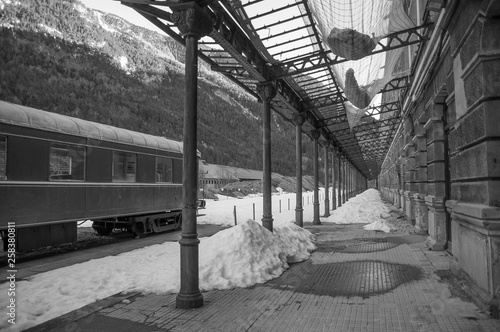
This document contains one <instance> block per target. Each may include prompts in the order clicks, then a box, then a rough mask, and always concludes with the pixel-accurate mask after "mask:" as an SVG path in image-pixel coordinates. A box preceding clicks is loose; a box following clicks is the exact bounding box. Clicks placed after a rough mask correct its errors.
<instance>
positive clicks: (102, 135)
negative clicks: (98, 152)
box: [0, 100, 199, 154]
mask: <svg viewBox="0 0 500 332" xmlns="http://www.w3.org/2000/svg"><path fill="white" fill-rule="evenodd" d="M0 122H1V123H7V124H12V125H17V126H22V127H28V128H35V129H41V130H48V131H53V132H59V133H64V134H69V135H75V136H82V137H88V138H94V139H99V140H104V141H112V142H117V143H124V144H131V145H137V146H144V147H148V148H152V149H159V150H167V151H170V152H175V153H181V154H182V142H178V141H174V140H171V139H167V138H164V137H159V136H154V135H149V134H143V133H138V132H135V131H132V130H127V129H122V128H117V127H113V126H108V125H104V124H100V123H96V122H91V121H86V120H82V119H78V118H74V117H70V116H66V115H62V114H57V113H52V112H46V111H42V110H39V109H36V108H31V107H26V106H21V105H17V104H12V103H8V102H5V101H1V100H0ZM198 154H199V153H198Z"/></svg>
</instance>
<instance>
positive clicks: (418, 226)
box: [413, 194, 429, 235]
mask: <svg viewBox="0 0 500 332" xmlns="http://www.w3.org/2000/svg"><path fill="white" fill-rule="evenodd" d="M413 199H414V209H415V229H414V231H415V233H416V234H419V235H425V234H427V233H428V227H429V225H428V213H429V208H428V207H427V205H426V204H425V196H424V195H420V194H415V195H414V196H413Z"/></svg>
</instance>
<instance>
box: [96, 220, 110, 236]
mask: <svg viewBox="0 0 500 332" xmlns="http://www.w3.org/2000/svg"><path fill="white" fill-rule="evenodd" d="M92 228H93V229H94V230H95V231H96V232H97V234H99V235H101V236H107V235H109V234H111V232H112V231H113V226H111V227H110V226H106V224H103V223H95V222H94V223H93V224H92Z"/></svg>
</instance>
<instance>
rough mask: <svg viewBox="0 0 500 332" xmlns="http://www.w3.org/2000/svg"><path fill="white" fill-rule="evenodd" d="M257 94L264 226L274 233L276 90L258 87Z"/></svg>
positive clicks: (271, 87) (259, 85) (263, 86)
mask: <svg viewBox="0 0 500 332" xmlns="http://www.w3.org/2000/svg"><path fill="white" fill-rule="evenodd" d="M257 93H258V94H259V96H260V99H261V101H262V104H263V109H262V113H263V115H262V137H263V139H262V141H263V150H262V153H263V158H262V159H263V171H264V174H263V179H262V192H263V214H262V226H263V227H264V228H266V229H268V230H270V231H271V232H272V231H273V209H272V200H271V199H272V196H271V192H272V190H271V100H272V99H273V98H274V96H276V88H275V87H274V85H273V84H272V83H269V82H268V83H261V84H258V85H257Z"/></svg>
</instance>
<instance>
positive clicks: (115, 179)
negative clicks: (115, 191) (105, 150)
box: [111, 150, 138, 183]
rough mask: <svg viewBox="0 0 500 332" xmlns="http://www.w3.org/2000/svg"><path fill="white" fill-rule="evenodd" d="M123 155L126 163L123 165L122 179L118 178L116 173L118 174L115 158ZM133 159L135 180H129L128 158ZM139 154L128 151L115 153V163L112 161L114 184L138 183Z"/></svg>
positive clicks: (114, 159) (112, 179)
mask: <svg viewBox="0 0 500 332" xmlns="http://www.w3.org/2000/svg"><path fill="white" fill-rule="evenodd" d="M117 155H121V156H122V157H125V162H124V163H123V166H124V167H122V177H121V178H116V176H115V173H116V169H117V168H116V158H115V156H117ZM131 156H132V157H133V158H134V176H133V178H132V177H130V178H128V176H127V175H128V174H132V173H128V172H127V171H128V167H129V164H128V163H129V160H128V157H131ZM137 159H138V158H137V153H133V152H127V151H116V150H114V151H113V161H112V174H111V181H112V182H117V183H137V173H138V172H137Z"/></svg>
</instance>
